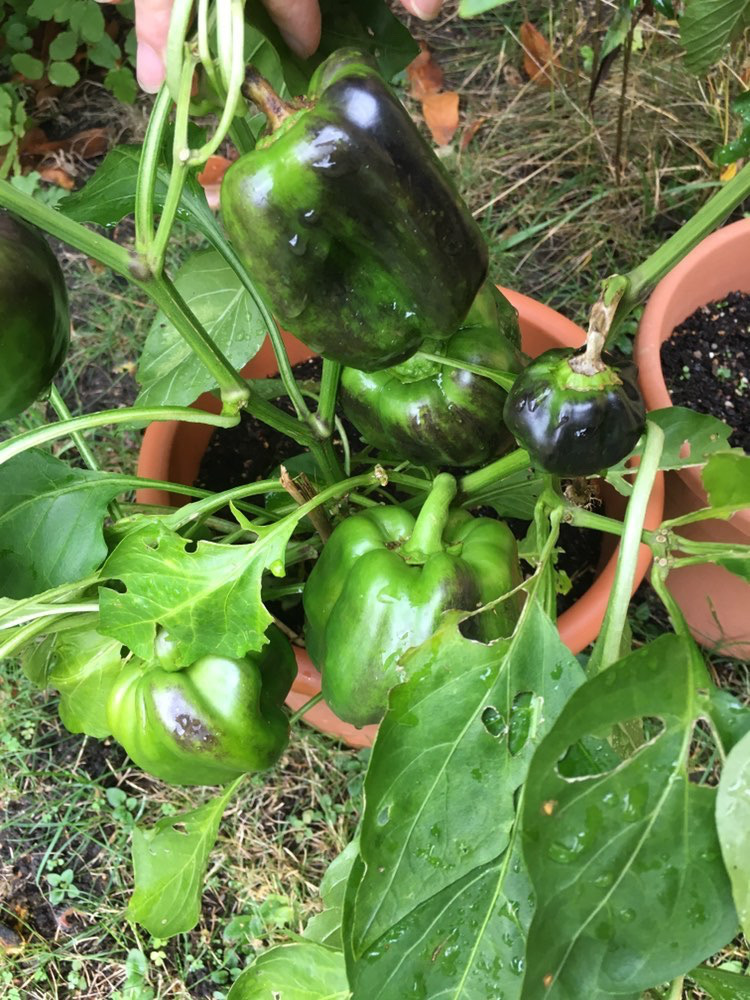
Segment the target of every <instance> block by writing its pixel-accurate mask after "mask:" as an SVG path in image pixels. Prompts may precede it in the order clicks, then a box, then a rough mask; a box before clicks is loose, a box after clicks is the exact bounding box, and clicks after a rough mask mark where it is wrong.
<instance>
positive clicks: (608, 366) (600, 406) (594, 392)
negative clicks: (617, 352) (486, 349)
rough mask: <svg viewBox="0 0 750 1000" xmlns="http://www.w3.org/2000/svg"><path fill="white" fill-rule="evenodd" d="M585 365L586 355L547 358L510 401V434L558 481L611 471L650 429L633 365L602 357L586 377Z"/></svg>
mask: <svg viewBox="0 0 750 1000" xmlns="http://www.w3.org/2000/svg"><path fill="white" fill-rule="evenodd" d="M583 358H584V355H583V351H582V350H581V351H572V350H570V349H568V348H563V347H555V348H553V349H552V350H550V351H545V352H544V354H540V355H539V357H538V358H535V359H534V361H532V362H531V364H530V365H529V366H528V368H526V369H524V371H523V372H522V373H521V374H520V375H519V376H518V378H517V379H516V381H515V384H514V385H513V388H512V389H511V391H510V393H509V394H508V398H507V399H506V401H505V407H504V411H503V416H504V418H505V423H506V425H507V427H508V429H509V430H510V431H512V432H513V434H514V435H515V437H516V440H517V441H518V443H519V444H520V445H521V447H522V448H525V449H526V450H527V451H528V453H529V455H530V456H531V459H532V461H533V462H534V463H535V464H536V465H538V466H539V467H540V468H542V469H545V470H546V471H547V472H551V473H553V474H554V475H558V476H590V475H593V474H594V473H597V472H601V471H602V470H603V469H606V468H608V466H610V465H614V464H615V463H616V462H619V461H620V460H621V459H623V458H625V457H626V455H629V454H630V452H631V451H632V450H633V448H634V447H635V445H636V443H637V441H638V438H639V437H640V436H641V434H642V433H643V431H644V429H645V426H646V407H645V405H644V402H643V397H642V396H641V393H640V390H639V388H638V369H637V368H636V366H635V365H634V364H633V362H632V361H623V362H619V363H617V364H616V363H615V362H614V361H613V360H612V359H611V358H609V357H606V356H605V358H604V360H602V361H600V362H599V363H598V365H597V366H596V367H597V369H598V370H596V371H593V372H592V373H590V374H588V373H585V372H583V371H581V370H580V369H581V363H582V361H583ZM577 369H578V370H577Z"/></svg>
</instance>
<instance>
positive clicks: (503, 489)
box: [471, 468, 544, 521]
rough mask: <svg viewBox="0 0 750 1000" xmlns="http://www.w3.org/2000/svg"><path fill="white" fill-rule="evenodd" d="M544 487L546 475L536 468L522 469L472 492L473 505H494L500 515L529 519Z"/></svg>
mask: <svg viewBox="0 0 750 1000" xmlns="http://www.w3.org/2000/svg"><path fill="white" fill-rule="evenodd" d="M543 487H544V476H543V474H542V473H541V472H537V471H536V470H534V469H531V468H528V469H522V470H521V471H520V472H514V473H513V474H512V475H510V476H504V477H503V478H502V479H500V480H498V481H497V482H495V483H492V484H491V485H490V486H487V487H486V488H485V489H484V490H482V491H481V492H478V493H476V492H475V493H472V494H471V506H472V507H478V506H482V505H484V504H487V506H489V507H492V508H493V510H494V511H495V512H496V513H497V514H498V515H499V516H500V517H518V518H523V519H524V520H526V521H528V520H531V518H533V516H534V508H535V506H536V502H537V500H538V499H539V495H540V494H541V492H542V489H543Z"/></svg>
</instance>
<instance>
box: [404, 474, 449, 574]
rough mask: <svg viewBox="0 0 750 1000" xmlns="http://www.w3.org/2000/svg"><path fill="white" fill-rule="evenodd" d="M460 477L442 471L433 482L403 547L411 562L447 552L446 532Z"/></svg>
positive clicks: (405, 555)
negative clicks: (444, 537)
mask: <svg viewBox="0 0 750 1000" xmlns="http://www.w3.org/2000/svg"><path fill="white" fill-rule="evenodd" d="M456 489H457V486H456V480H455V479H454V478H453V476H451V475H450V474H449V473H448V472H441V473H440V474H439V475H437V476H435V478H434V479H433V481H432V489H431V490H430V492H429V494H428V495H427V499H426V500H425V502H424V503H423V504H422V509H421V510H420V512H419V514H418V515H417V520H416V521H415V523H414V528H413V530H412V533H411V538H409V540H408V541H407V542H406V543H405V544H404V545H403V546H402V547H401V554H402V555H403V556H404V557H407V561H408V562H416V561H423V560H424V559H425V558H426V557H427V556H431V555H433V554H434V553H436V552H442V551H443V531H444V530H445V525H446V522H447V520H448V513H449V511H450V505H451V503H452V502H453V498H454V497H455V495H456Z"/></svg>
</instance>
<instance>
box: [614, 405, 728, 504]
mask: <svg viewBox="0 0 750 1000" xmlns="http://www.w3.org/2000/svg"><path fill="white" fill-rule="evenodd" d="M648 419H649V420H652V421H653V422H654V423H655V424H657V425H658V426H659V427H660V428H661V429H662V430H663V431H664V450H663V452H662V456H661V459H660V461H659V468H660V469H664V470H668V469H684V468H686V467H688V466H694V465H703V464H704V463H705V462H707V461H708V459H709V458H711V456H712V455H715V454H716V453H717V452H731V451H732V449H731V448H730V446H729V435H730V434H731V433H732V428H731V427H729V426H728V425H727V424H725V423H724V422H723V421H722V420H717V419H716V417H712V416H710V414H708V413H697V412H696V411H695V410H688V409H687V408H686V407H684V406H667V407H665V408H664V409H663V410H652V411H651V412H650V413H649V415H648ZM643 440H644V439H643V438H641V440H640V442H639V444H638V445H637V446H636V447H635V448H634V449H633V452H632V454H633V455H640V454H642V452H643ZM627 457H628V458H629V457H630V456H627ZM628 474H629V475H631V476H632V474H633V470H632V469H628V466H627V465H626V460H625V459H624V460H623V461H622V462H620V463H619V464H618V465H613V466H612V467H611V468H610V469H609V470H608V472H607V476H606V479H607V482H608V483H611V484H612V485H613V486H614V487H615V489H617V490H618V491H619V492H620V493H622V494H623V495H624V496H630V494H631V493H632V492H633V486H632V483H630V482H628V481H627V480H626V479H625V478H624V476H625V475H628Z"/></svg>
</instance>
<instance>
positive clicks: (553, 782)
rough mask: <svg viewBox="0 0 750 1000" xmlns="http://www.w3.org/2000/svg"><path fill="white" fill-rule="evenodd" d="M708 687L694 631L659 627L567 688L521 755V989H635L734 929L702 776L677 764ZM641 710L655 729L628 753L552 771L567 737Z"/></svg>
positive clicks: (593, 731) (685, 754) (589, 993)
mask: <svg viewBox="0 0 750 1000" xmlns="http://www.w3.org/2000/svg"><path fill="white" fill-rule="evenodd" d="M711 687H712V684H711V681H710V679H709V677H708V674H707V673H706V669H705V666H704V664H703V661H702V659H701V657H700V654H699V653H698V652H697V649H696V647H695V645H694V644H693V643H692V642H691V641H690V640H689V639H685V638H682V637H678V636H673V635H665V636H662V637H660V638H659V639H657V640H656V641H655V642H653V643H651V644H650V645H648V646H644V647H642V648H641V649H638V650H636V652H634V653H631V654H630V655H629V656H627V657H625V658H624V659H622V660H620V661H619V662H617V663H615V664H614V665H613V666H611V667H610V668H609V669H608V670H605V671H604V672H603V673H601V674H599V675H598V676H597V677H595V678H593V679H592V680H590V681H589V682H588V683H587V684H586V685H584V686H583V687H582V688H579V690H578V691H576V692H575V694H574V695H573V696H572V698H571V699H570V701H569V702H568V704H567V705H566V707H565V708H564V710H563V712H562V714H561V716H560V718H559V719H558V720H557V722H556V723H555V725H554V726H553V728H552V731H551V733H550V734H549V735H548V736H547V738H546V739H545V740H544V742H543V743H542V745H541V746H540V747H539V749H538V750H537V752H536V754H535V755H534V759H533V761H532V763H531V767H530V769H529V776H528V781H527V785H526V797H525V802H524V808H523V835H524V856H525V858H526V862H527V864H528V867H529V873H530V875H531V880H532V883H533V886H534V890H535V892H536V894H537V910H536V913H535V915H534V918H533V920H532V924H531V929H530V931H529V938H528V949H527V956H526V957H527V973H526V978H525V980H524V991H523V994H522V996H523V998H524V1000H532V998H533V1000H538V998H539V997H540V996H541V995H542V994H543V995H544V997H545V1000H579V998H581V997H586V1000H600V998H605V997H611V996H615V995H617V996H618V997H619V996H628V997H633V998H638V997H640V994H641V992H642V991H643V990H645V989H648V988H649V987H651V986H654V985H658V984H660V983H663V982H665V981H666V980H669V979H673V978H675V977H677V976H679V975H681V974H682V973H684V971H685V969H689V968H691V967H692V966H694V965H696V964H697V963H698V962H700V961H702V960H703V959H705V958H706V957H708V956H709V955H711V954H713V953H714V952H715V951H717V950H718V949H719V948H721V947H722V946H723V945H725V944H726V943H727V942H728V941H729V940H731V938H732V937H733V935H734V934H735V931H736V928H737V915H736V912H735V909H734V905H733V903H732V897H731V889H730V885H729V880H728V878H727V875H726V871H725V870H724V866H723V864H722V860H721V851H720V847H719V842H718V838H717V834H716V824H715V820H714V808H715V804H716V790H715V789H713V788H709V787H707V786H702V785H698V784H695V783H694V782H691V781H690V780H689V776H688V770H687V761H688V758H689V755H690V748H691V741H692V736H693V731H694V727H695V724H696V722H697V720H698V719H700V718H702V717H706V716H707V715H708V714H709V709H710V697H709V694H708V692H709V691H710V689H711ZM644 718H647V719H649V720H658V722H659V724H660V725H661V727H662V729H661V731H658V730H656V733H655V735H654V736H653V737H652V738H651V739H648V740H647V741H646V742H645V743H643V744H642V745H641V746H638V747H637V749H635V751H634V753H633V755H632V756H631V757H629V758H628V759H626V760H625V761H623V762H622V763H621V764H619V765H618V766H616V767H614V768H613V769H611V770H609V771H607V772H606V773H604V774H601V773H599V774H593V775H587V776H577V777H565V776H563V773H562V769H561V761H562V760H563V758H564V757H565V756H566V753H567V751H568V750H569V748H570V747H571V746H572V745H575V744H576V743H578V742H579V741H580V740H581V739H582V738H584V737H587V736H589V735H601V734H606V733H608V732H610V731H611V729H612V728H613V727H615V726H618V725H624V724H627V723H631V725H630V726H629V727H628V729H629V731H631V732H632V731H633V730H634V726H632V723H634V722H637V723H638V724H639V725H640V724H642V722H641V720H643V719H644Z"/></svg>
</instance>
